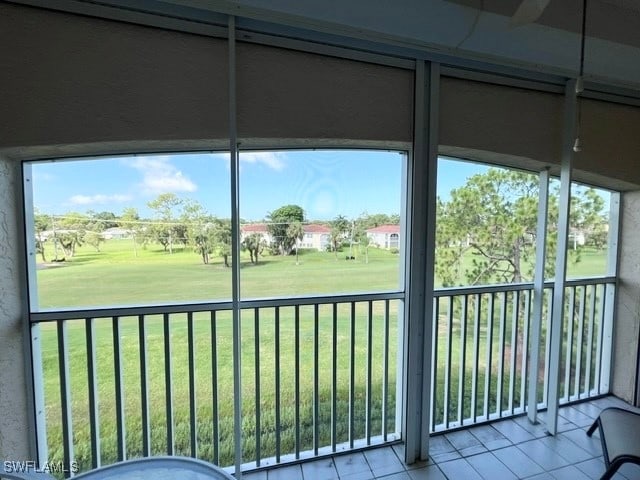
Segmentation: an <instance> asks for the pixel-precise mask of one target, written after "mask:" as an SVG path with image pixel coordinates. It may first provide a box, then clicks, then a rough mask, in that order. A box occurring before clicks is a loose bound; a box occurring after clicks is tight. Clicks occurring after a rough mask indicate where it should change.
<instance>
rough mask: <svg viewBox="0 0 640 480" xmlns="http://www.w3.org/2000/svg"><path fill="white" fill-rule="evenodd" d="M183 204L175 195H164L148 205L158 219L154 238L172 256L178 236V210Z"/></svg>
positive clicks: (154, 228)
mask: <svg viewBox="0 0 640 480" xmlns="http://www.w3.org/2000/svg"><path fill="white" fill-rule="evenodd" d="M182 203H183V201H182V199H180V198H178V197H177V196H176V195H175V194H173V193H162V194H160V195H158V198H156V199H155V200H153V201H151V202H149V203H147V205H148V206H149V208H151V209H152V210H155V212H156V219H157V220H158V221H157V222H156V223H155V224H154V226H153V231H154V237H155V239H156V240H157V241H158V242H159V243H160V244H161V245H162V246H163V247H164V249H165V251H166V250H167V249H168V250H169V253H170V254H172V253H173V244H174V241H175V239H176V236H177V235H176V231H175V226H176V225H174V222H175V218H176V209H177V208H178V207H179V206H181V205H182Z"/></svg>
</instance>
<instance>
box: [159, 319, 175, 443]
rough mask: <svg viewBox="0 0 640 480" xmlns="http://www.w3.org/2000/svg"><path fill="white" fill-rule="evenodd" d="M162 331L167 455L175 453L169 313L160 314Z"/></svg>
mask: <svg viewBox="0 0 640 480" xmlns="http://www.w3.org/2000/svg"><path fill="white" fill-rule="evenodd" d="M162 320H163V332H164V385H165V404H166V407H165V408H166V415H167V455H173V454H174V453H175V447H174V436H173V435H174V434H173V385H172V384H173V381H172V374H171V373H172V372H171V368H172V367H171V365H172V363H173V362H172V360H171V324H170V323H169V314H168V313H165V314H164V315H163V316H162Z"/></svg>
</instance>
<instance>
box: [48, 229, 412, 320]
mask: <svg viewBox="0 0 640 480" xmlns="http://www.w3.org/2000/svg"><path fill="white" fill-rule="evenodd" d="M92 250H93V249H92V248H91V247H87V246H83V247H80V248H79V250H78V252H77V254H76V256H74V257H73V258H72V259H70V260H69V261H65V262H61V263H57V264H52V263H49V264H47V265H46V266H45V265H44V264H42V263H40V264H39V268H38V271H37V277H38V298H39V302H40V307H41V308H45V309H50V308H62V307H70V306H98V305H99V306H112V305H140V304H154V303H184V302H200V301H212V300H229V299H230V298H231V269H230V268H226V267H225V266H224V265H223V263H222V259H220V258H214V259H213V261H212V263H210V264H208V265H204V264H203V263H202V261H201V259H200V257H199V255H197V254H195V253H194V252H193V251H192V250H191V249H176V250H175V251H174V253H173V254H169V253H166V252H164V251H163V250H162V248H161V247H158V246H151V247H149V248H148V249H146V250H142V249H140V248H138V256H137V257H136V256H135V255H134V250H133V245H132V243H131V241H129V240H111V241H108V242H106V243H105V244H104V245H103V246H102V248H101V252H95V250H93V251H92ZM347 251H348V250H347V249H346V250H345V252H339V253H338V256H337V258H336V256H335V255H334V254H333V253H329V252H316V251H311V250H301V251H300V255H299V264H298V265H296V258H295V256H294V255H289V256H268V255H267V256H261V257H260V259H259V262H258V264H252V263H251V262H250V261H249V257H248V255H245V254H244V253H243V254H242V256H241V270H240V275H241V295H242V297H243V298H246V299H249V298H265V297H273V296H278V297H289V296H297V295H318V294H333V293H353V292H372V291H385V290H398V289H399V288H400V287H399V285H400V278H399V277H400V256H399V255H397V254H392V253H390V252H388V251H386V250H381V249H376V248H369V259H368V263H366V262H365V258H364V255H358V256H357V259H356V260H349V261H347V260H345V257H346V254H347ZM46 255H47V258H48V259H51V258H53V254H52V252H51V251H50V250H47V252H46ZM52 265H53V266H52Z"/></svg>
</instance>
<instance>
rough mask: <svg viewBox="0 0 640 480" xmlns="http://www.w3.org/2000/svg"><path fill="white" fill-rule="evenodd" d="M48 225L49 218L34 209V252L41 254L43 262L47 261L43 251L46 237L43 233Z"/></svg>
mask: <svg viewBox="0 0 640 480" xmlns="http://www.w3.org/2000/svg"><path fill="white" fill-rule="evenodd" d="M49 226H50V218H49V217H48V216H47V215H44V214H42V213H39V212H38V211H37V210H36V211H35V212H34V215H33V229H34V233H35V237H36V253H39V254H40V255H41V256H42V261H43V262H45V263H46V262H47V258H46V256H45V252H44V243H45V241H46V238H45V237H44V235H43V233H44V232H45V231H46V230H47V229H48V228H49Z"/></svg>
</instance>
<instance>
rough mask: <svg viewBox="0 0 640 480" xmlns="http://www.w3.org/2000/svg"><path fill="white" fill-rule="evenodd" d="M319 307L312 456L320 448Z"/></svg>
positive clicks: (315, 325) (315, 327)
mask: <svg viewBox="0 0 640 480" xmlns="http://www.w3.org/2000/svg"><path fill="white" fill-rule="evenodd" d="M319 337H320V306H319V305H318V304H315V305H314V306H313V454H314V455H316V456H317V455H318V450H319V448H320V362H319V355H320V344H319V342H320V340H319Z"/></svg>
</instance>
